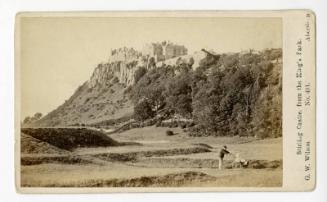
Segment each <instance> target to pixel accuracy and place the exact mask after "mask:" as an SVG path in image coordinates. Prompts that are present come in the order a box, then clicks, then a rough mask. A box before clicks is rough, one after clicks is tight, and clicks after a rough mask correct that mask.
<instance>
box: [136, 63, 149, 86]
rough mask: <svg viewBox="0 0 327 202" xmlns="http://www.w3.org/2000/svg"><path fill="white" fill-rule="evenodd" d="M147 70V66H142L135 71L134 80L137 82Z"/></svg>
mask: <svg viewBox="0 0 327 202" xmlns="http://www.w3.org/2000/svg"><path fill="white" fill-rule="evenodd" d="M146 72H147V70H146V68H145V67H140V68H138V69H137V70H136V71H135V74H134V82H135V83H137V82H138V81H139V80H140V79H141V78H142V77H143V76H144V75H145V74H146Z"/></svg>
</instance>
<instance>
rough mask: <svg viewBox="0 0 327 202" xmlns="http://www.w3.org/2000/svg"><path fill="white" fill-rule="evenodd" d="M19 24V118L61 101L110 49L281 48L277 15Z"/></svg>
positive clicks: (53, 20)
mask: <svg viewBox="0 0 327 202" xmlns="http://www.w3.org/2000/svg"><path fill="white" fill-rule="evenodd" d="M20 28H21V35H20V40H21V84H22V88H21V92H22V94H21V100H22V105H21V107H22V109H21V113H22V118H24V117H25V116H27V115H33V114H34V113H35V112H41V113H43V114H46V113H48V112H50V111H52V110H53V109H55V108H56V107H58V106H59V105H60V104H62V103H63V102H64V101H65V100H66V99H68V98H69V97H70V96H71V95H72V93H73V92H74V91H75V90H76V88H77V87H78V86H79V85H81V84H82V83H84V82H85V81H86V80H88V79H89V78H90V76H91V74H92V72H93V70H94V68H95V67H96V65H97V64H98V63H100V62H103V61H106V60H107V58H108V55H109V53H110V50H111V49H113V48H119V47H123V46H126V47H134V48H136V49H141V47H142V46H143V44H145V43H149V42H161V41H164V40H170V41H172V42H174V43H177V44H181V45H185V46H186V47H187V48H188V50H189V53H192V52H193V51H197V50H200V49H201V48H208V49H213V50H215V51H216V52H219V53H221V52H236V51H240V50H246V49H250V48H251V49H256V50H262V49H264V48H280V47H282V20H281V19H280V18H110V17H104V18H86V17H84V18H77V17H75V18H73V17H69V18H67V17H65V18H64V17H56V18H55V17H52V18H51V17H48V18H44V17H43V18H37V17H25V18H23V19H22V20H21V27H20Z"/></svg>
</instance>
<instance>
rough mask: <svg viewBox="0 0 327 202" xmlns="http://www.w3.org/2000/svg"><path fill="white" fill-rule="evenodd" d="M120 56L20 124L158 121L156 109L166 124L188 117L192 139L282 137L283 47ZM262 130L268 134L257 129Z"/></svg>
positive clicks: (75, 124)
mask: <svg viewBox="0 0 327 202" xmlns="http://www.w3.org/2000/svg"><path fill="white" fill-rule="evenodd" d="M126 51H127V52H126V54H125V52H124V54H123V55H122V56H120V57H118V58H117V57H112V58H111V59H110V60H109V62H108V63H104V64H99V65H98V66H97V67H96V68H95V70H94V72H93V74H92V76H91V77H90V79H89V80H88V81H86V82H85V83H84V84H83V85H81V86H80V87H78V88H77V90H76V91H75V92H74V94H73V95H72V96H71V97H70V98H69V99H68V100H66V101H65V102H64V103H63V104H62V105H61V106H59V107H58V108H57V109H55V110H54V111H52V112H50V113H49V114H47V115H46V116H44V117H43V118H41V119H40V120H38V121H36V122H34V123H32V124H29V125H24V127H59V126H61V127H63V126H84V125H95V123H113V120H117V119H118V120H125V121H126V120H128V119H129V118H130V117H132V116H133V115H134V110H135V111H137V113H135V116H134V117H133V118H135V119H136V120H137V121H144V120H146V119H149V118H150V119H151V118H156V117H161V119H162V118H163V117H162V115H163V114H160V113H159V112H160V111H161V112H162V111H164V113H166V114H164V115H163V116H164V117H166V118H168V119H169V118H173V117H176V116H179V117H185V118H189V119H192V120H194V122H195V124H196V125H197V127H196V128H194V129H195V133H196V134H197V135H198V134H201V133H202V132H201V130H202V131H203V130H205V131H207V132H206V133H208V131H210V130H211V132H210V134H211V133H219V134H220V135H222V134H231V133H232V134H239V135H240V134H252V135H254V130H256V132H255V133H259V132H258V131H259V130H260V131H261V132H260V133H263V134H267V133H271V130H274V132H273V133H274V134H275V135H274V136H280V133H281V132H280V131H281V130H280V128H281V120H280V114H281V107H280V106H281V92H282V90H281V85H282V80H281V69H282V50H281V49H270V50H264V51H261V52H253V51H249V52H242V53H229V54H222V55H216V54H213V53H212V52H208V51H206V50H202V51H200V52H196V53H194V54H192V55H183V56H178V57H174V58H169V59H168V60H163V61H158V62H157V61H156V59H155V58H154V57H149V56H143V55H142V54H140V53H138V52H137V51H134V50H133V51H131V49H126ZM139 70H140V71H139ZM126 92H127V93H126ZM272 95H274V96H272ZM134 105H135V106H134ZM209 105H210V107H209V108H208V106H209ZM268 106H269V107H268ZM212 117H216V118H215V119H213V118H212ZM204 120H205V121H204ZM208 120H211V121H212V123H211V122H210V121H208ZM218 120H219V121H218ZM218 122H219V124H217V123H218ZM227 126H228V127H227ZM259 126H260V127H259ZM266 126H267V127H268V131H266V130H263V129H264V128H266ZM199 127H200V128H199ZM209 129H210V130H209ZM263 136H264V135H263Z"/></svg>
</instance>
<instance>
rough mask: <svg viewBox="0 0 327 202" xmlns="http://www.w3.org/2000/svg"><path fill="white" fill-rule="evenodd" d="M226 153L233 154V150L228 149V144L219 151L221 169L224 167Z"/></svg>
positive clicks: (219, 166)
mask: <svg viewBox="0 0 327 202" xmlns="http://www.w3.org/2000/svg"><path fill="white" fill-rule="evenodd" d="M225 154H231V152H230V151H228V150H227V146H226V145H224V147H223V148H222V149H221V150H220V152H219V159H218V160H219V161H218V168H219V170H221V169H222V166H223V160H224V156H225Z"/></svg>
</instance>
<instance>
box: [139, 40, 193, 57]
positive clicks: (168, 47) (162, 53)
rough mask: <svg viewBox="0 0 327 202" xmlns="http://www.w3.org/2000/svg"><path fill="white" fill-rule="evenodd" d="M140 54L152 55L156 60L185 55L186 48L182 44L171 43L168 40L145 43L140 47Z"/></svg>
mask: <svg viewBox="0 0 327 202" xmlns="http://www.w3.org/2000/svg"><path fill="white" fill-rule="evenodd" d="M142 55H144V56H149V57H154V58H155V60H156V62H159V61H163V60H167V59H170V58H174V57H178V56H182V55H187V48H186V47H185V46H183V45H177V44H173V43H171V42H170V41H168V42H167V41H163V42H161V43H150V44H146V45H145V46H144V47H143V49H142Z"/></svg>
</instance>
